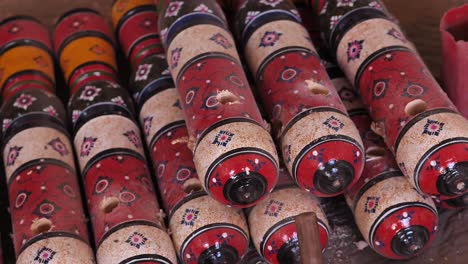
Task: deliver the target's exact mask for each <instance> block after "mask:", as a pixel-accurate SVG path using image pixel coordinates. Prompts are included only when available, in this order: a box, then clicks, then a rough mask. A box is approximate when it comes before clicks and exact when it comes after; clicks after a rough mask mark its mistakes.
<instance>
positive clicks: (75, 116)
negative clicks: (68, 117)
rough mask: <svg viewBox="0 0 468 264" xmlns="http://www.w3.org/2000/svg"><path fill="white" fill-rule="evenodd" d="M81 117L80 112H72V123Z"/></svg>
mask: <svg viewBox="0 0 468 264" xmlns="http://www.w3.org/2000/svg"><path fill="white" fill-rule="evenodd" d="M80 115H81V111H80V110H73V113H72V121H73V123H75V122H76V121H77V120H78V118H79V117H80Z"/></svg>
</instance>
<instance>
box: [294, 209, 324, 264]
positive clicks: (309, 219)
mask: <svg viewBox="0 0 468 264" xmlns="http://www.w3.org/2000/svg"><path fill="white" fill-rule="evenodd" d="M296 229H297V236H298V238H299V248H300V252H301V262H302V264H323V256H322V246H321V245H320V234H319V227H318V224H317V216H316V215H315V213H304V214H301V215H298V216H296Z"/></svg>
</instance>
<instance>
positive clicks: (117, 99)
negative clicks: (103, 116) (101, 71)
mask: <svg viewBox="0 0 468 264" xmlns="http://www.w3.org/2000/svg"><path fill="white" fill-rule="evenodd" d="M111 101H112V102H113V103H116V104H118V105H120V106H126V105H125V101H124V100H123V99H122V96H117V97H114V98H112V99H111Z"/></svg>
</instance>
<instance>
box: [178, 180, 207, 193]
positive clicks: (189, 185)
mask: <svg viewBox="0 0 468 264" xmlns="http://www.w3.org/2000/svg"><path fill="white" fill-rule="evenodd" d="M182 188H184V192H185V193H192V192H196V191H201V190H202V189H203V187H202V185H201V182H200V180H198V179H189V180H187V181H185V182H184V184H183V186H182Z"/></svg>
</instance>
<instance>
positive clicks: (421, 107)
mask: <svg viewBox="0 0 468 264" xmlns="http://www.w3.org/2000/svg"><path fill="white" fill-rule="evenodd" d="M426 109H427V103H426V102H425V101H423V100H421V99H416V100H413V101H411V102H409V103H408V104H407V105H406V106H405V113H406V115H408V116H415V115H417V114H420V113H422V112H424V111H426Z"/></svg>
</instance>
